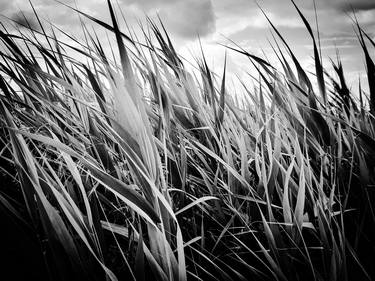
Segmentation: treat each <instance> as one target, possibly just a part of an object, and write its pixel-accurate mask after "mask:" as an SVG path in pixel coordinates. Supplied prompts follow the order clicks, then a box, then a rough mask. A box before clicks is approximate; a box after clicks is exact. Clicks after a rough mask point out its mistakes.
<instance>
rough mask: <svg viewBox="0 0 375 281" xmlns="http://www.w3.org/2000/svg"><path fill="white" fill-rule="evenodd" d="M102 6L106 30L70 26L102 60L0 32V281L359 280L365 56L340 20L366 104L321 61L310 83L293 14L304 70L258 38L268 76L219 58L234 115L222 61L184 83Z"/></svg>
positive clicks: (366, 199)
mask: <svg viewBox="0 0 375 281" xmlns="http://www.w3.org/2000/svg"><path fill="white" fill-rule="evenodd" d="M108 8H109V11H110V14H111V18H112V23H111V24H106V23H104V22H101V21H99V20H98V19H95V18H92V17H91V16H89V15H86V14H84V13H82V12H80V11H76V12H78V13H80V15H81V16H82V17H87V18H89V19H90V20H92V21H94V22H95V24H97V25H99V26H101V27H103V28H105V29H107V31H108V32H111V33H113V35H114V36H115V38H116V39H115V42H112V45H111V47H113V48H111V51H112V53H114V55H113V58H112V57H111V58H110V57H109V56H108V51H107V50H106V51H105V50H104V49H103V47H102V42H101V39H100V38H98V37H97V36H96V34H95V32H88V30H87V28H86V26H85V25H84V24H83V23H82V30H83V32H84V35H85V40H84V41H83V42H80V41H78V40H77V39H74V37H72V36H71V37H70V39H71V40H74V41H75V44H74V45H73V44H67V43H64V42H62V41H60V40H59V39H57V37H56V36H55V31H57V28H56V27H51V28H48V30H50V29H51V30H52V31H51V32H48V33H47V32H46V31H45V30H46V29H45V27H44V25H45V24H44V25H43V24H42V23H41V21H40V20H39V18H38V16H37V14H35V16H36V17H37V19H38V23H39V28H38V29H33V28H32V27H31V26H29V29H28V30H25V29H21V30H18V32H17V33H14V32H9V31H8V30H6V29H5V27H4V26H3V29H2V30H1V31H0V40H1V41H2V44H3V48H2V50H1V53H0V55H1V61H0V75H1V76H0V88H1V92H0V130H1V135H0V141H1V142H0V143H1V144H0V158H1V181H2V183H1V188H0V209H1V216H2V222H3V226H4V227H3V228H2V230H1V232H2V235H3V238H2V239H1V241H2V244H3V246H4V249H9V248H14V251H10V250H8V251H7V250H5V251H4V252H2V255H3V256H4V257H5V258H8V263H6V265H9V266H10V265H13V266H17V267H16V268H15V269H10V267H7V266H5V267H4V269H5V272H8V273H9V274H11V275H12V277H10V279H9V280H15V279H17V278H21V277H24V278H25V276H28V277H29V278H32V275H31V274H34V275H35V276H36V277H37V278H38V279H39V280H43V279H49V280H124V279H125V278H128V280H354V279H356V280H371V278H374V276H375V269H374V266H373V261H374V259H375V241H374V239H373V237H375V214H374V207H375V206H374V204H375V198H374V196H375V193H374V175H375V173H374V166H375V140H374V137H375V131H374V124H375V123H374V112H375V65H374V63H373V61H372V58H371V52H373V50H374V49H373V48H374V47H375V42H374V41H373V40H372V39H371V38H370V37H369V36H368V35H367V33H366V32H365V31H364V30H362V29H361V27H360V26H359V25H358V24H357V23H356V22H355V20H354V21H353V25H354V26H355V28H356V33H357V36H358V41H359V43H360V45H361V47H362V50H359V51H361V52H363V54H364V59H365V62H366V73H367V77H368V81H366V83H368V85H369V91H368V92H364V91H363V90H362V88H361V85H359V91H358V92H359V95H357V96H355V95H353V94H352V93H351V91H350V90H349V88H348V86H347V85H346V82H345V72H344V69H343V67H342V65H341V63H340V60H339V58H338V60H337V61H335V62H333V61H332V64H333V67H334V70H335V72H336V73H335V75H332V74H331V75H330V74H329V73H327V72H326V71H325V69H324V68H323V66H322V57H321V54H320V49H319V47H318V46H319V45H320V44H319V42H317V40H316V39H315V37H314V32H313V30H312V29H311V27H310V25H309V23H308V22H307V21H306V19H305V18H304V16H303V15H302V13H301V12H300V11H299V10H298V8H297V7H296V13H299V14H300V16H301V19H302V20H303V21H304V23H305V25H306V32H308V33H309V34H310V35H311V42H312V46H313V47H314V48H313V56H314V62H315V72H314V73H312V74H311V73H307V72H306V71H305V70H304V69H303V68H302V66H301V65H300V63H299V61H298V59H297V58H296V57H295V56H294V55H293V52H292V49H291V48H290V47H289V46H288V45H287V42H286V41H285V40H284V39H283V37H282V35H281V34H279V32H278V31H277V29H276V28H274V26H273V25H272V23H271V22H270V26H271V28H272V29H273V33H274V35H275V37H277V38H278V40H276V41H275V44H274V46H275V48H274V52H275V54H276V55H277V57H278V58H279V60H280V66H281V67H280V69H276V68H275V66H272V65H270V64H269V63H268V62H267V60H265V59H262V58H259V57H256V56H253V55H251V54H249V53H247V52H246V51H245V50H243V49H241V48H240V47H238V48H234V49H232V48H230V49H231V50H228V51H229V52H232V51H235V52H240V53H242V54H243V55H244V56H247V57H248V58H249V65H252V66H253V67H255V68H256V69H257V70H258V77H253V76H250V75H249V78H248V79H249V80H251V81H252V83H253V85H255V86H254V87H253V88H249V87H248V86H246V85H248V84H247V83H243V87H242V91H243V95H242V96H243V98H242V99H239V98H236V97H234V96H233V94H232V93H230V92H228V90H227V87H226V82H227V81H226V62H223V72H222V74H221V75H218V74H215V73H212V71H211V70H210V69H209V67H208V66H207V63H206V60H205V57H204V56H203V55H202V57H201V58H200V59H198V60H197V64H196V66H197V67H196V70H195V71H192V72H189V71H188V70H186V68H185V66H184V63H183V60H182V58H180V57H179V56H178V54H176V51H175V49H174V47H173V45H172V43H171V40H170V38H169V37H168V34H167V32H166V31H165V29H164V27H163V25H162V24H161V23H159V24H155V23H154V22H152V21H151V20H150V21H149V24H148V26H147V27H146V28H144V29H143V31H144V42H145V43H144V44H141V43H139V40H138V38H135V37H134V36H133V37H132V36H130V35H126V34H124V33H122V32H121V31H120V28H119V25H118V21H117V19H116V16H115V12H114V11H113V8H112V6H111V3H110V2H108ZM118 14H119V13H118ZM265 16H266V15H265ZM26 23H27V21H26ZM61 32H62V31H61ZM129 34H131V33H129ZM66 35H67V36H70V35H69V34H66ZM277 42H278V43H277ZM76 46H79V47H76ZM117 52H118V54H119V55H117ZM78 57H80V58H83V59H79V60H78V59H77V58H78ZM242 82H245V81H242ZM315 85H316V86H315ZM25 239H27V240H25ZM6 246H7V247H6ZM23 253H26V254H23ZM12 257H22V258H18V260H13V259H12ZM30 268H31V269H30ZM32 269H34V270H32ZM4 276H5V273H4Z"/></svg>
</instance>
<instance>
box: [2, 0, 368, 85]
mask: <svg viewBox="0 0 375 281" xmlns="http://www.w3.org/2000/svg"><path fill="white" fill-rule="evenodd" d="M60 1H61V2H64V3H66V4H69V5H73V6H74V5H77V6H78V8H79V9H81V10H82V11H84V12H86V13H88V14H90V15H93V16H95V17H97V18H100V19H102V20H104V21H108V22H110V21H109V13H108V9H107V7H106V1H105V0H76V1H74V0H60ZM32 2H33V4H34V5H35V8H36V10H37V11H38V12H39V13H40V14H41V15H42V16H43V17H45V18H48V19H49V20H50V21H52V22H53V23H55V24H57V25H59V26H61V27H63V28H64V29H65V30H67V31H70V32H75V30H77V29H78V28H79V27H78V25H77V15H76V14H75V13H73V12H72V11H71V10H69V9H68V8H65V7H64V6H62V5H61V4H59V3H57V2H55V1H53V0H32ZM112 2H113V3H114V5H115V6H117V5H119V6H120V7H121V8H122V10H123V12H124V14H125V16H126V19H127V21H128V23H129V24H130V25H131V26H134V28H136V27H137V24H138V23H137V21H138V20H140V21H142V20H144V19H145V15H146V14H147V15H150V16H154V15H155V14H159V15H160V17H161V18H162V20H163V21H164V23H165V25H166V27H167V29H168V31H169V32H170V33H171V34H172V36H171V37H172V39H173V40H174V42H175V43H176V45H177V49H178V50H179V52H180V53H182V54H183V55H186V56H188V54H189V53H190V52H193V53H197V51H198V50H199V45H198V43H197V35H198V34H199V36H200V38H201V40H202V43H203V47H204V50H205V54H206V56H207V58H208V60H209V63H210V64H211V65H214V66H216V67H217V66H218V65H221V64H222V62H223V60H222V58H223V55H224V52H225V49H224V47H222V46H220V45H219V43H220V44H229V43H230V42H229V40H228V38H229V39H231V40H233V41H235V42H236V43H237V44H239V45H240V46H241V47H243V48H244V49H246V50H248V51H249V52H252V53H254V54H257V55H262V52H264V53H265V54H270V53H271V52H270V50H271V49H270V47H269V43H268V40H271V39H272V36H271V33H270V29H269V25H268V23H267V22H266V20H265V18H264V16H263V15H262V13H261V12H260V10H259V8H258V7H257V6H256V4H255V1H253V0H117V2H116V0H113V1H112ZM295 2H296V3H297V5H298V6H299V7H300V8H301V10H302V11H303V12H304V14H305V16H306V17H307V18H308V19H309V20H310V23H311V24H312V26H314V27H315V16H314V6H313V0H295ZM258 4H259V5H260V6H261V7H262V8H263V9H264V10H265V12H266V13H267V15H268V16H269V17H270V18H271V20H272V21H273V23H274V24H275V25H276V26H277V27H278V29H279V30H280V32H281V33H282V34H283V35H285V38H286V39H287V41H288V43H290V45H291V47H292V49H293V51H295V53H296V55H297V57H298V58H299V59H300V60H301V61H302V62H303V65H305V66H309V65H311V64H312V61H313V60H312V48H311V40H310V38H309V37H308V33H307V31H306V29H305V27H304V26H303V23H302V21H301V19H300V18H299V17H298V14H297V12H296V10H295V9H294V8H293V6H292V4H291V2H290V1H289V0H258ZM316 5H317V13H318V24H319V28H320V35H321V42H322V52H323V56H324V57H326V58H328V57H332V58H335V54H336V48H337V49H339V51H340V55H341V57H342V60H343V64H344V67H345V70H346V73H347V76H348V77H347V78H348V80H349V81H351V82H352V81H355V80H358V76H359V74H360V70H363V69H364V62H363V56H362V53H361V50H360V47H359V44H358V41H357V38H356V35H355V32H354V31H353V23H352V21H351V19H350V15H352V10H354V11H355V13H356V16H357V18H358V20H359V22H360V23H361V25H362V27H363V28H364V30H366V31H367V32H368V33H369V35H370V36H372V38H374V37H375V0H316ZM0 9H1V11H2V14H4V15H6V16H9V17H17V13H18V11H20V10H22V11H25V12H28V11H30V5H29V3H28V0H15V1H9V0H0ZM228 55H229V68H230V71H231V73H234V74H236V73H243V70H246V68H247V66H248V63H247V60H246V59H244V58H243V57H240V56H238V55H235V54H233V53H231V52H229V53H228Z"/></svg>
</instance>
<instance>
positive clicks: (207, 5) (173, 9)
mask: <svg viewBox="0 0 375 281" xmlns="http://www.w3.org/2000/svg"><path fill="white" fill-rule="evenodd" d="M159 14H160V17H161V19H162V20H163V21H165V23H166V25H167V28H168V30H170V31H171V32H173V33H175V34H177V35H179V36H181V37H183V38H196V37H197V35H198V34H199V36H206V35H208V34H210V33H213V32H214V31H215V28H216V25H215V21H216V19H215V14H214V10H213V6H212V2H211V1H210V0H187V1H180V2H177V3H176V4H173V5H168V6H167V7H165V8H164V9H162V10H161V11H160V12H159Z"/></svg>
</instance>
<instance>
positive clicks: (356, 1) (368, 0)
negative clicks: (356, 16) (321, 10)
mask: <svg viewBox="0 0 375 281" xmlns="http://www.w3.org/2000/svg"><path fill="white" fill-rule="evenodd" d="M340 2H341V3H337V6H338V8H340V9H341V10H342V11H344V12H351V11H353V10H354V11H369V10H374V9H375V1H374V0H351V1H347V2H342V1H340Z"/></svg>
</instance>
